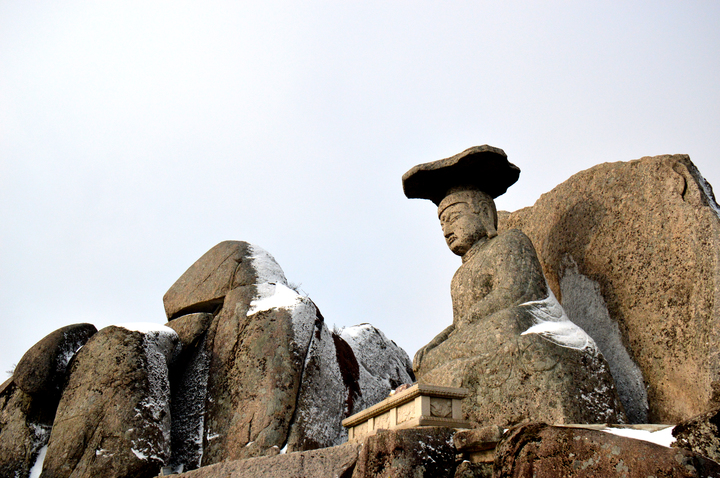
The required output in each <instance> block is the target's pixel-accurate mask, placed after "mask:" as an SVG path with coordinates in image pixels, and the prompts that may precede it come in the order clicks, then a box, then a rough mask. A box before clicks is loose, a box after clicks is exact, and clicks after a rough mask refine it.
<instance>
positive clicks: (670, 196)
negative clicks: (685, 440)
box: [499, 155, 720, 423]
mask: <svg viewBox="0 0 720 478" xmlns="http://www.w3.org/2000/svg"><path fill="white" fill-rule="evenodd" d="M719 212H720V208H718V206H717V204H716V203H715V200H714V198H713V195H712V190H711V188H710V185H709V184H707V182H705V180H704V179H703V178H702V176H701V175H700V173H699V172H698V170H697V168H696V167H695V166H694V165H693V164H692V162H691V161H690V158H689V157H688V156H686V155H665V156H655V157H645V158H642V159H639V160H635V161H630V162H617V163H605V164H600V165H597V166H595V167H593V168H590V169H588V170H586V171H582V172H580V173H578V174H576V175H574V176H573V177H571V178H570V179H568V180H567V181H565V182H564V183H562V184H560V185H559V186H557V187H556V188H554V189H553V190H552V191H550V192H549V193H546V194H543V195H542V196H541V197H540V199H538V201H537V202H536V203H535V205H534V206H532V207H528V208H524V209H521V210H519V211H515V212H513V213H509V214H508V213H504V214H501V215H500V221H499V223H500V224H499V230H500V231H509V230H511V229H514V228H518V229H521V230H522V231H523V232H524V233H525V234H527V235H528V236H529V237H530V239H532V242H533V244H535V247H536V249H537V251H538V255H539V258H540V263H541V265H542V268H543V271H544V273H545V276H546V277H547V279H548V282H549V285H550V287H551V289H552V290H553V291H554V293H555V295H556V296H557V297H558V298H559V299H560V300H561V302H562V304H563V307H564V308H565V310H566V311H567V313H568V315H569V317H570V318H571V319H572V320H573V321H574V322H576V323H578V324H579V325H580V326H581V327H583V328H584V329H585V330H587V332H588V333H589V334H590V335H591V336H592V337H593V338H594V339H595V341H596V342H597V344H598V346H599V348H600V349H601V351H602V352H603V354H604V355H605V357H606V358H607V360H608V362H609V364H610V367H611V371H612V373H613V376H614V377H615V381H616V383H617V386H618V388H619V390H620V394H621V398H622V399H623V402H624V404H625V406H626V409H627V411H628V413H629V415H630V419H631V420H632V421H634V422H650V423H677V422H680V421H683V420H686V419H690V418H692V417H694V416H696V415H699V414H701V413H704V412H706V411H707V410H710V409H713V408H717V407H718V406H719V405H720V379H719V378H718V377H720V328H718V327H717V320H718V318H720V219H719ZM646 390H647V395H646ZM645 403H647V405H645ZM646 407H649V411H648V409H647V408H646Z"/></svg>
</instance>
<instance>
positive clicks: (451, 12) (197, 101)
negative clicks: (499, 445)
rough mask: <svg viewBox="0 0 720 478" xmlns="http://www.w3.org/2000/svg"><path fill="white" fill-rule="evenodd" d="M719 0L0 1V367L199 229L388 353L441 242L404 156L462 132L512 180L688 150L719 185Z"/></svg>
mask: <svg viewBox="0 0 720 478" xmlns="http://www.w3.org/2000/svg"><path fill="white" fill-rule="evenodd" d="M719 21H720V3H718V2H709V1H708V2H699V1H697V2H696V1H683V2H680V1H676V2H662V1H659V2H658V1H654V2H637V1H623V2H619V1H618V2H607V1H603V2H552V1H550V2H512V1H505V2H482V1H474V2H469V1H468V2H460V1H458V2H452V1H451V2H422V1H402V2H387V1H384V2H372V1H362V2H359V1H358V2H354V1H353V2H313V1H309V2H272V1H264V2H212V1H207V2H179V1H172V2H169V1H168V2H147V1H143V2H133V1H122V2H120V1H108V2H51V1H47V2H41V1H0V224H2V226H1V227H0V286H1V287H0V367H1V368H0V371H5V370H8V369H9V368H10V367H11V366H12V364H13V363H16V362H17V361H18V360H19V358H20V357H21V356H22V354H23V353H24V351H25V350H27V348H29V347H30V346H32V345H33V344H34V343H35V342H36V341H38V340H39V339H41V338H42V337H43V336H45V335H46V334H48V333H49V332H51V331H53V330H55V329H56V328H58V327H61V326H63V325H67V324H71V323H76V322H91V323H93V324H95V325H96V326H97V327H98V328H101V327H103V326H105V325H108V324H111V323H119V322H138V321H147V322H158V323H163V322H164V321H165V316H164V312H163V307H162V296H163V294H164V293H165V291H166V290H167V289H168V288H169V287H170V285H172V283H173V282H174V281H175V280H176V279H177V278H178V277H179V276H180V275H181V274H182V273H183V271H185V269H187V267H189V266H190V265H191V264H192V263H193V262H194V261H195V260H196V259H197V258H199V257H200V256H201V255H202V254H203V253H204V252H205V251H207V250H208V249H209V248H211V247H212V246H213V245H215V244H216V243H218V242H220V241H223V240H227V239H236V240H246V241H249V242H252V243H254V244H257V245H259V246H261V247H263V248H265V249H266V250H268V251H269V252H270V253H271V254H273V255H274V256H275V258H276V259H277V260H278V262H279V263H280V265H281V266H282V267H283V269H284V270H285V274H286V276H287V277H288V279H289V280H290V281H292V282H295V283H300V284H301V289H302V290H303V291H305V292H306V293H307V294H308V295H309V296H310V297H311V298H312V299H313V300H314V301H315V302H316V303H317V305H318V306H319V308H320V309H321V311H322V312H323V315H324V316H325V318H326V320H327V322H328V323H329V324H330V325H332V324H336V325H338V326H343V325H353V324H357V323H360V322H370V323H372V324H374V325H376V326H377V327H379V328H380V329H381V330H383V331H384V332H385V333H386V335H387V336H388V337H389V338H391V339H393V340H395V341H396V342H397V343H398V344H399V345H400V346H401V347H403V348H405V350H406V351H407V352H408V353H409V354H410V355H411V356H412V355H413V354H414V352H415V351H416V350H417V349H418V348H419V347H421V346H422V345H424V344H425V343H427V342H428V341H429V340H430V339H432V337H434V336H435V335H436V334H437V333H438V332H440V331H441V330H442V329H443V328H444V327H445V326H447V325H449V324H450V323H451V321H452V312H451V306H450V294H449V283H450V279H451V277H452V274H453V272H454V270H455V269H456V268H457V266H458V265H459V259H458V258H457V257H455V256H454V255H452V253H450V252H449V251H448V250H447V249H446V247H445V244H444V241H443V239H442V236H441V233H440V228H439V225H438V224H437V219H436V216H435V208H434V206H433V205H432V204H431V203H430V202H428V201H420V200H408V199H405V197H404V196H403V194H402V188H401V183H400V178H401V176H402V174H403V173H404V172H405V171H406V170H408V169H409V168H410V167H412V166H414V165H415V164H417V163H420V162H427V161H432V160H436V159H440V158H443V157H447V156H451V155H453V154H455V153H458V152H460V151H462V150H463V149H465V148H467V147H470V146H474V145H480V144H490V145H493V146H496V147H499V148H503V149H504V150H505V152H506V153H507V154H508V156H509V159H510V160H511V161H512V162H513V163H515V164H517V165H518V166H519V167H520V168H521V170H522V173H521V176H520V181H519V182H518V183H517V184H516V185H515V186H513V187H512V188H511V189H510V190H509V191H508V193H507V194H506V195H505V196H502V197H501V198H499V199H498V201H497V202H498V206H499V208H501V209H506V210H515V209H517V208H520V207H525V206H529V205H531V204H533V202H534V201H535V200H536V199H537V198H538V197H539V195H540V194H541V193H543V192H546V191H549V190H550V189H552V188H553V187H554V186H556V185H557V184H559V183H560V182H562V181H564V180H565V179H567V178H568V177H570V176H571V175H572V174H574V173H576V172H578V171H580V170H583V169H587V168H589V167H591V166H593V165H595V164H598V163H601V162H606V161H627V160H631V159H636V158H639V157H641V156H648V155H657V154H666V153H687V154H689V155H690V157H691V158H692V160H693V161H694V162H695V164H696V165H697V166H698V167H699V169H700V171H701V172H702V173H703V174H704V175H705V177H706V178H707V179H708V181H709V182H710V183H711V184H714V185H717V187H718V188H720V161H719V159H720V87H719V86H718V85H720V83H719V80H718V79H719V78H720V29H718V28H717V25H718V22H719Z"/></svg>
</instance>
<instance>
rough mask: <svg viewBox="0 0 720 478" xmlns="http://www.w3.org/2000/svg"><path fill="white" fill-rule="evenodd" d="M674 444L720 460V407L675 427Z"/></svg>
mask: <svg viewBox="0 0 720 478" xmlns="http://www.w3.org/2000/svg"><path fill="white" fill-rule="evenodd" d="M672 434H673V436H674V437H675V443H673V446H675V447H678V448H685V449H686V450H690V451H693V452H695V453H698V454H700V455H702V456H705V457H707V458H710V459H711V460H714V461H717V462H720V409H717V408H716V409H715V410H711V411H709V412H706V413H703V414H702V415H699V416H697V417H694V418H691V419H690V420H686V421H684V422H682V423H679V424H678V425H676V426H675V427H673V432H672Z"/></svg>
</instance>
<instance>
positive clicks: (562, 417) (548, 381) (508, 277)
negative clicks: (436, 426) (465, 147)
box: [403, 150, 625, 426]
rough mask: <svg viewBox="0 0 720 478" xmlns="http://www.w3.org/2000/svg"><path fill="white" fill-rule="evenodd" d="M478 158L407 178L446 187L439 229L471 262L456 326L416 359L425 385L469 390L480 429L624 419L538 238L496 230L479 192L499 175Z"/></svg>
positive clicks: (468, 411) (459, 280)
mask: <svg viewBox="0 0 720 478" xmlns="http://www.w3.org/2000/svg"><path fill="white" fill-rule="evenodd" d="M463 154H464V153H461V155H463ZM494 154H495V155H498V154H502V156H504V153H503V152H502V150H496V151H494ZM461 155H458V156H461ZM474 157H476V156H464V162H465V164H466V165H467V164H469V163H472V158H474ZM469 158H470V159H469ZM449 159H450V158H449ZM475 161H477V162H478V165H477V166H476V167H474V168H469V167H468V166H465V168H464V169H460V168H458V166H457V163H454V162H452V161H449V160H441V161H439V162H437V163H438V164H439V165H440V166H438V167H437V168H434V167H429V166H427V165H420V166H423V167H416V168H413V169H411V170H410V171H409V172H408V173H406V175H405V176H403V182H404V183H405V184H407V183H408V182H411V181H412V180H413V179H414V177H415V176H417V174H419V173H420V172H423V173H425V178H424V180H423V181H424V183H423V184H425V185H426V186H425V187H426V188H431V185H432V180H431V179H432V178H431V176H430V174H431V173H432V174H434V175H435V176H434V177H436V179H437V180H438V181H440V182H442V189H443V190H446V192H445V194H444V197H442V199H441V200H440V201H439V206H438V216H439V218H440V224H441V226H442V231H443V235H444V237H445V240H446V242H447V245H448V247H449V248H450V250H451V251H452V252H453V253H455V254H457V255H459V256H462V260H463V264H462V265H461V266H460V268H459V269H458V271H457V272H456V273H455V276H454V277H453V280H452V283H451V295H452V300H453V324H452V325H451V326H449V327H447V328H446V329H445V330H444V331H442V332H441V333H440V334H439V335H438V336H437V337H435V338H434V339H433V340H432V341H431V342H430V343H429V344H427V345H426V346H424V347H423V348H421V349H420V350H419V351H418V352H417V354H416V355H415V360H414V363H413V367H414V370H415V374H416V377H417V379H418V381H420V382H425V383H428V384H433V385H442V386H448V387H464V388H467V389H469V390H470V395H469V396H468V397H467V398H466V399H464V400H463V411H464V413H465V415H466V418H467V419H469V420H471V421H474V422H477V423H479V424H481V425H500V426H509V425H514V424H517V423H522V422H528V421H548V422H551V423H600V422H607V423H614V422H618V421H623V420H624V418H625V417H624V413H623V410H622V406H621V405H620V402H619V399H618V397H617V393H616V390H615V387H614V384H613V380H612V377H611V376H610V373H609V369H608V366H607V363H606V362H605V360H604V358H603V357H602V355H601V354H600V353H599V352H598V350H597V348H596V346H595V344H594V342H593V341H592V339H591V338H590V337H589V336H588V335H587V334H586V333H585V332H584V331H583V330H582V329H580V328H579V327H577V326H576V325H575V324H573V323H572V322H571V321H570V320H568V318H567V316H566V315H565V314H564V311H563V309H562V307H561V306H560V304H559V303H558V302H557V300H555V297H554V296H553V295H552V294H551V293H550V291H549V289H548V288H547V284H546V281H545V279H544V277H543V273H542V268H541V267H540V263H539V261H538V258H537V255H536V253H535V249H534V247H533V244H532V242H531V241H530V239H528V237H527V236H525V235H524V234H523V233H522V232H520V231H519V230H510V231H506V232H503V233H501V234H498V232H497V211H496V209H495V204H494V201H493V199H492V197H491V195H490V194H487V193H486V192H483V191H482V190H481V189H480V188H482V187H484V185H485V184H486V183H487V181H489V180H490V179H489V177H490V178H491V177H492V174H494V172H493V171H494V169H492V168H491V170H488V171H484V169H483V167H484V164H485V163H484V161H485V156H482V155H478V156H477V159H476V160H475ZM505 162H506V163H507V160H505ZM446 163H448V165H445V164H446ZM430 164H431V165H432V164H433V163H430ZM453 168H454V169H453ZM504 169H508V167H506V168H504ZM483 173H487V174H483ZM453 175H454V176H453ZM510 184H511V183H510ZM406 190H407V187H406ZM413 197H422V198H431V199H433V201H435V202H437V199H438V198H439V197H440V196H438V195H437V191H435V192H432V191H429V192H427V193H426V194H424V193H423V192H422V191H420V192H415V193H414V196H413Z"/></svg>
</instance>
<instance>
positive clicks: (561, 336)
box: [519, 286, 597, 354]
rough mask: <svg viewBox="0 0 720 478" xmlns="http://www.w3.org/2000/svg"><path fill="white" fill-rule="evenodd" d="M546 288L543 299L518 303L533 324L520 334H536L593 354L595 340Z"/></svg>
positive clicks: (595, 349) (548, 288)
mask: <svg viewBox="0 0 720 478" xmlns="http://www.w3.org/2000/svg"><path fill="white" fill-rule="evenodd" d="M547 290H548V296H547V297H546V298H545V299H543V300H534V301H530V302H525V303H523V304H520V306H519V307H524V308H526V309H527V310H528V312H529V313H530V315H531V316H532V318H533V325H532V326H531V327H530V328H529V329H527V330H526V331H525V332H523V333H522V334H520V335H528V334H537V335H539V336H540V337H542V338H544V339H546V340H548V341H550V342H553V343H555V344H557V345H560V346H561V347H568V348H571V349H576V350H588V351H589V352H591V353H593V354H595V353H596V352H597V346H596V345H595V341H594V340H593V339H592V338H591V337H590V336H589V335H588V334H587V333H586V332H585V331H584V330H583V329H582V328H580V327H579V326H578V325H577V324H575V323H574V322H572V321H571V320H570V319H569V318H568V316H567V315H566V314H565V310H564V309H563V307H562V305H560V302H558V300H557V299H556V298H555V294H553V292H552V290H551V289H550V287H549V286H548V287H547Z"/></svg>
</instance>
